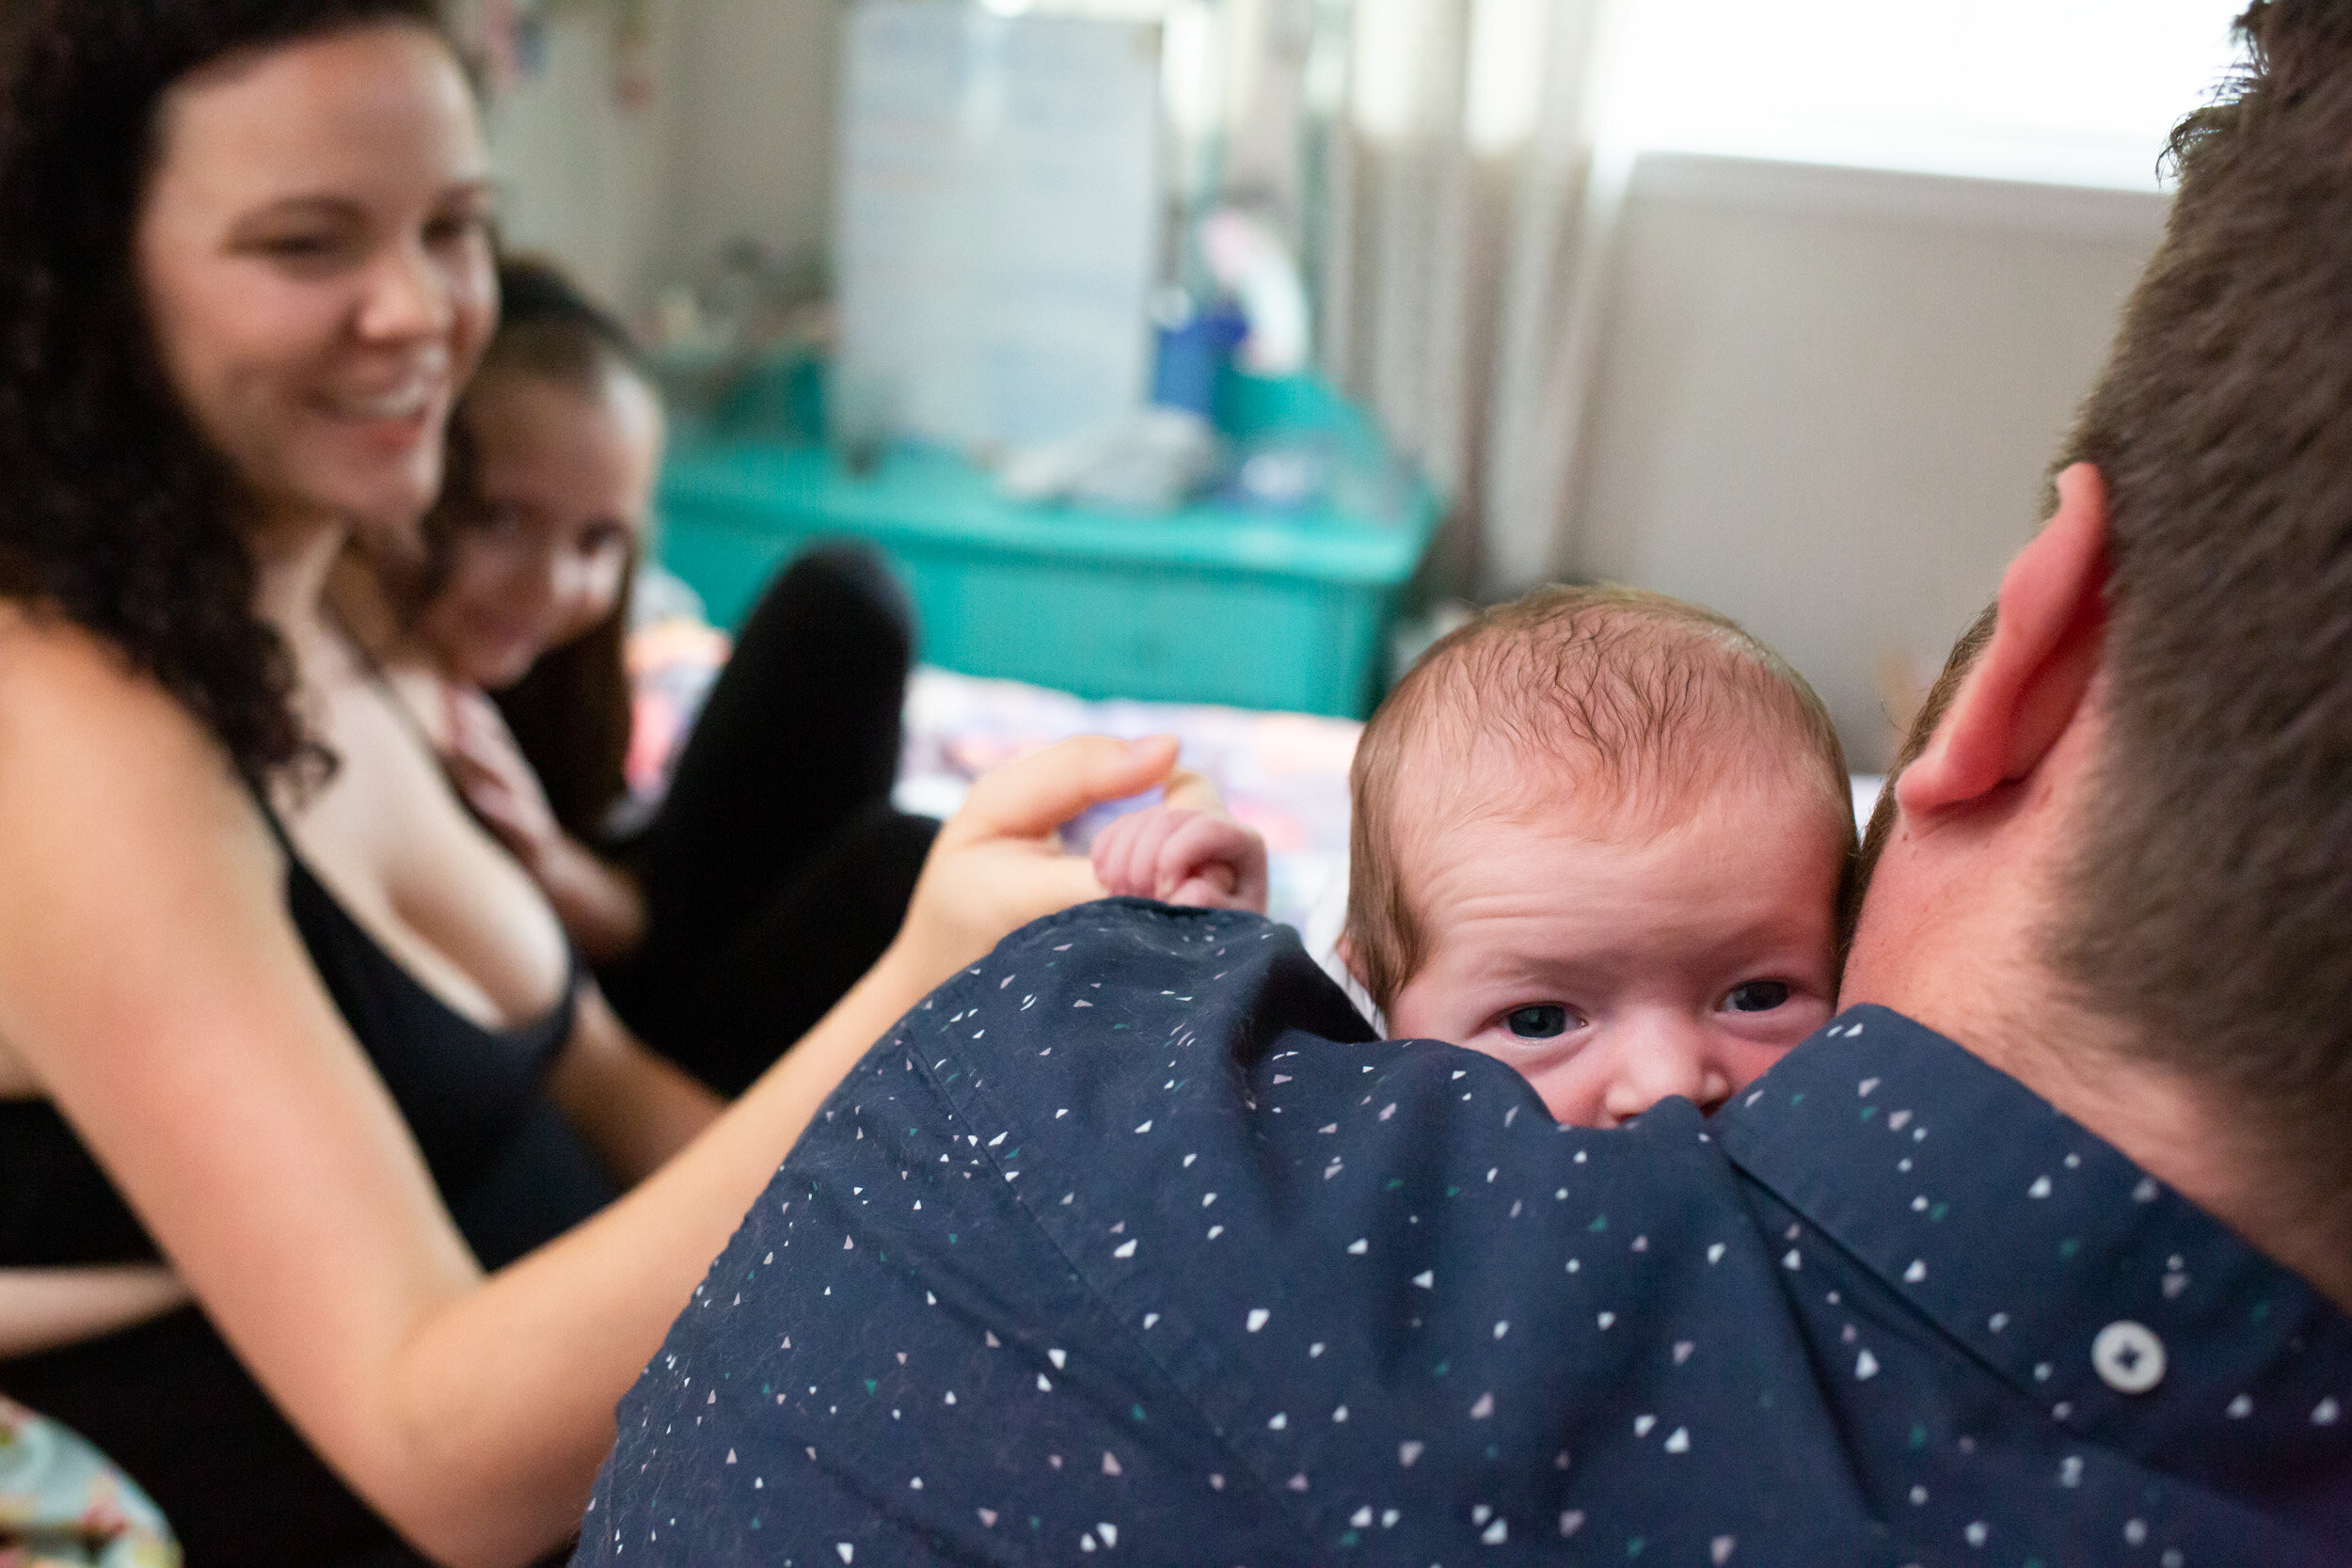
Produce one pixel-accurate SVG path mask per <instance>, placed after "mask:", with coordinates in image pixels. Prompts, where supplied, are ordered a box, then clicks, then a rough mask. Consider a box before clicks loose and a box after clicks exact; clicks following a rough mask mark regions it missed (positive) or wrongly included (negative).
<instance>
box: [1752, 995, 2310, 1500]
mask: <svg viewBox="0 0 2352 1568" xmlns="http://www.w3.org/2000/svg"><path fill="white" fill-rule="evenodd" d="M1710 1131H1711V1132H1713V1134H1714V1136H1715V1138H1716V1139H1717V1141H1718V1142H1719V1143H1720V1144H1721V1145H1722V1147H1723V1148H1724V1152H1725V1154H1726V1155H1727V1156H1728V1157H1729V1158H1730V1159H1731V1160H1732V1162H1733V1163H1734V1164H1737V1165H1738V1166H1739V1167H1740V1169H1741V1170H1743V1171H1744V1172H1746V1173H1747V1175H1748V1176H1750V1177H1751V1178H1752V1179H1753V1180H1756V1181H1757V1182H1759V1183H1761V1184H1762V1185H1763V1186H1765V1187H1766V1188H1767V1189H1769V1190H1770V1191H1771V1192H1772V1193H1773V1194H1774V1195H1775V1196H1778V1197H1779V1198H1780V1199H1781V1200H1782V1201H1783V1202H1785V1203H1787V1204H1788V1206H1789V1207H1790V1208H1791V1209H1793V1210H1795V1211H1796V1212H1798V1213H1799V1214H1801V1215H1803V1216H1804V1218H1805V1220H1806V1221H1808V1222H1809V1223H1810V1224H1811V1225H1812V1226H1813V1227H1815V1228H1817V1229H1818V1230H1820V1232H1821V1233H1822V1234H1824V1235H1825V1236H1826V1237H1828V1238H1829V1239H1830V1240H1831V1241H1833V1242H1835V1243H1836V1244H1837V1245H1839V1246H1840V1247H1842V1248H1843V1249H1844V1250H1845V1251H1846V1252H1847V1253H1849V1254H1851V1256H1852V1257H1853V1258H1854V1259H1856V1260H1858V1261H1859V1262H1860V1263H1861V1264H1862V1265H1863V1266H1864V1267H1865V1268H1867V1270H1869V1271H1870V1272H1871V1273H1873V1274H1875V1275H1877V1276H1878V1277H1879V1278H1880V1279H1881V1280H1882V1281H1883V1282H1884V1284H1885V1286H1886V1288H1887V1289H1888V1290H1890V1291H1894V1292H1896V1293H1897V1294H1898V1295H1899V1296H1901V1297H1903V1298H1906V1299H1907V1300H1908V1301H1909V1302H1910V1303H1911V1304H1912V1305H1913V1306H1914V1307H1915V1308H1916V1310H1918V1311H1919V1312H1921V1313H1922V1314H1924V1315H1925V1316H1926V1317H1928V1318H1929V1319H1931V1320H1932V1321H1933V1322H1934V1323H1936V1325H1937V1326H1938V1327H1940V1328H1941V1329H1942V1330H1943V1331H1944V1332H1945V1333H1946V1334H1947V1335H1948V1336H1950V1337H1951V1338H1953V1339H1955V1340H1957V1341H1959V1343H1960V1344H1961V1345H1962V1346H1963V1347H1964V1348H1965V1349H1966V1350H1967V1351H1968V1352H1969V1353H1970V1354H1973V1355H1974V1356H1975V1357H1976V1358H1977V1359H1978V1360H1979V1361H1980V1362H1982V1363H1983V1364H1985V1365H1986V1366H1988V1367H1990V1368H1991V1369H1993V1370H1994V1372H1995V1373H1996V1374H1997V1375H1998V1376H2000V1377H2001V1378H2002V1379H2004V1380H2005V1381H2007V1382H2008V1383H2009V1384H2010V1386H2013V1387H2014V1388H2015V1389H2016V1390H2017V1391H2018V1392H2019V1393H2020V1394H2021V1395H2023V1396H2025V1397H2026V1398H2027V1399H2028V1400H2030V1401H2032V1402H2036V1403H2039V1404H2040V1405H2042V1407H2043V1408H2044V1409H2046V1410H2047V1411H2048V1412H2049V1413H2050V1415H2051V1417H2052V1418H2054V1419H2055V1420H2057V1421H2058V1422H2059V1423H2061V1424H2063V1425H2065V1426H2067V1427H2069V1428H2071V1429H2072V1430H2074V1432H2076V1433H2079V1434H2080V1435H2081V1436H2082V1437H2083V1438H2084V1439H2086V1440H2090V1441H2094V1442H2097V1443H2100V1444H2101V1445H2103V1446H2106V1447H2109V1448H2113V1449H2119V1450H2122V1451H2127V1452H2134V1453H2138V1454H2142V1455H2150V1456H2154V1455H2163V1456H2166V1457H2167V1458H2168V1459H2169V1458H2172V1457H2175V1456H2179V1455H2182V1454H2186V1453H2199V1454H2204V1455H2206V1457H2208V1458H2210V1459H2212V1460H2213V1462H2214V1463H2216V1464H2217V1465H2220V1466H2221V1468H2223V1469H2226V1470H2227V1471H2229V1472H2231V1473H2235V1474H2241V1475H2242V1474H2249V1473H2255V1472H2259V1471H2260V1470H2261V1469H2262V1468H2263V1467H2264V1466H2265V1465H2283V1466H2284V1467H2286V1468H2287V1469H2289V1470H2293V1471H2296V1472H2300V1473H2302V1474H2305V1475H2312V1474H2332V1475H2334V1476H2336V1477H2339V1478H2341V1477H2343V1476H2344V1475H2346V1474H2352V1323H2347V1322H2346V1320H2345V1318H2344V1315H2343V1314H2342V1313H2341V1312H2339V1311H2337V1310H2336V1308H2335V1307H2333V1306H2332V1305H2331V1304H2329V1303H2328V1301H2327V1300H2326V1299H2325V1298H2323V1297H2322V1296H2320V1295H2319V1293H2318V1292H2317V1291H2314V1290H2312V1287H2311V1286H2309V1285H2308V1284H2306V1283H2305V1282H2304V1281H2303V1280H2302V1279H2301V1278H2300V1277H2299V1276H2297V1275H2295V1274H2293V1273H2292V1272H2290V1271H2288V1270H2286V1269H2284V1268H2281V1267H2280V1266H2279V1265H2278V1264H2276V1263H2273V1262H2271V1261H2270V1260H2269V1259H2267V1258H2265V1257H2264V1256H2263V1255H2262V1254H2260V1253H2258V1252H2256V1251H2255V1250H2254V1249H2253V1248H2252V1247H2250V1246H2249V1245H2248V1244H2247V1243H2245V1242H2243V1241H2241V1240H2240V1239H2239V1238H2238V1237H2237V1236H2235V1235H2234V1234H2233V1233H2232V1232H2231V1231H2230V1230H2229V1229H2228V1228H2227V1227H2224V1226H2223V1225H2222V1224H2220V1223H2219V1222H2218V1221H2217V1220H2216V1219H2214V1218H2213V1217H2212V1216H2211V1215H2209V1214H2207V1213H2206V1212H2203V1211H2202V1210H2201V1209H2199V1208H2198V1207H2196V1206H2195V1205H2194V1204H2192V1203H2190V1202H2189V1201H2187V1200H2186V1199H2185V1198H2183V1197H2181V1196H2179V1195H2178V1194H2176V1193H2173V1192H2172V1191H2170V1190H2169V1188H2167V1187H2165V1186H2164V1185H2163V1184H2162V1183H2160V1182H2158V1181H2156V1180H2154V1179H2153V1178H2152V1177H2150V1176H2148V1175H2147V1174H2146V1173H2145V1172H2144V1171H2142V1170H2141V1169H2140V1168H2139V1167H2138V1166H2137V1165H2136V1164H2133V1163H2132V1162H2131V1161H2130V1160H2128V1159H2126V1158H2125V1157H2124V1156H2123V1154H2122V1152H2121V1151H2119V1150H2117V1149H2116V1148H2113V1147H2112V1146H2110V1145H2109V1144H2107V1143H2106V1142H2105V1141H2104V1140H2102V1139H2100V1138H2099V1137H2097V1136H2096V1135H2095V1134H2093V1133H2092V1132H2090V1131H2089V1130H2088V1129H2086V1128H2084V1127H2082V1126H2081V1125H2080V1124H2078V1123H2076V1122H2074V1121H2073V1120H2071V1119H2069V1118H2068V1117H2065V1116H2063V1115H2061V1114H2059V1112H2058V1110H2057V1108H2056V1107H2054V1106H2052V1105H2051V1104H2050V1103H2049V1102H2048V1101H2045V1100H2043V1099H2042V1098H2041V1097H2040V1096H2039V1095H2036V1094H2034V1093H2033V1092H2032V1091H2031V1090H2030V1089H2027V1088H2026V1086H2025V1085H2023V1084H2020V1083H2019V1082H2017V1081H2016V1080H2015V1079H2013V1078H2010V1077H2009V1076H2008V1075H2007V1074H2005V1073H2003V1072H2000V1071H1998V1070H1997V1069H1994V1068H1993V1067H1991V1066H1989V1065H1987V1064H1986V1063H1985V1062H1983V1061H1981V1060H1979V1058H1977V1057H1976V1056H1974V1055H1971V1054H1970V1053H1968V1052H1967V1051H1966V1050H1964V1049H1963V1048H1962V1047H1961V1046H1959V1045H1957V1044H1955V1043H1954V1042H1953V1041H1951V1040H1949V1039H1947V1038H1946V1037H1943V1036H1941V1035H1938V1034H1936V1033H1935V1032H1934V1031H1932V1030H1930V1029H1927V1028H1925V1027H1922V1026H1921V1025H1919V1024H1917V1023H1915V1022H1912V1021H1910V1020H1909V1019H1906V1018H1904V1017H1902V1016H1901V1015H1900V1014H1899V1013H1894V1012H1890V1011H1888V1010H1887V1009H1885V1008H1883V1007H1875V1006H1864V1007H1855V1008H1852V1009H1850V1010H1849V1011H1847V1012H1844V1013H1842V1014H1840V1015H1839V1016H1838V1017H1837V1018H1836V1020H1834V1021H1833V1022H1831V1023H1830V1024H1829V1025H1828V1026H1827V1027H1826V1028H1824V1029H1823V1030H1821V1031H1820V1033H1819V1034H1817V1035H1815V1036H1814V1037H1813V1038H1812V1039H1810V1040H1808V1041H1807V1042H1806V1043H1805V1044H1804V1045H1803V1046H1801V1047H1799V1048H1798V1049H1797V1050H1795V1051H1793V1052H1791V1053H1789V1054H1788V1056H1786V1057H1785V1058H1783V1059H1782V1061H1781V1062H1780V1064H1779V1065H1778V1066H1776V1067H1775V1068H1774V1069H1773V1070H1772V1072H1770V1073H1769V1074H1767V1075H1766V1076H1765V1077H1764V1078H1762V1079H1760V1080H1758V1081H1757V1083H1756V1085H1754V1086H1753V1087H1752V1088H1751V1089H1750V1090H1749V1092H1747V1093H1746V1094H1744V1095H1741V1096H1740V1097H1738V1098H1737V1099H1735V1100H1734V1101H1732V1102H1731V1103H1730V1104H1729V1105H1728V1106H1726V1107H1725V1108H1724V1111H1723V1112H1722V1113H1720V1114H1719V1115H1718V1116H1717V1117H1715V1121H1714V1125H1713V1127H1712V1128H1711V1129H1710ZM2116 1324H2135V1325H2137V1326H2138V1328H2139V1329H2141V1330H2144V1331H2145V1332H2146V1334H2147V1336H2148V1337H2149V1338H2153V1341H2154V1343H2155V1345H2156V1347H2157V1348H2158V1351H2159V1352H2160V1354H2161V1356H2162V1366H2163V1371H2162V1375H2161V1376H2160V1377H2159V1378H2158V1379H2157V1380H2156V1381H2155V1382H2154V1384H2153V1386H2150V1387H2147V1388H2145V1389H2144V1390H2142V1391H2139V1392H2131V1391H2128V1390H2129V1386H2130V1385H2131V1384H2132V1383H2134V1382H2136V1381H2138V1377H2139V1376H2144V1375H2145V1370H2146V1359H2145V1358H2146V1355H2147V1354H2148V1352H2147V1340H2146V1339H2142V1338H2139V1336H2138V1334H2137V1333H2136V1332H2134V1331H2132V1330H2129V1329H2117V1330H2113V1332H2108V1331H2109V1330H2110V1329H2111V1328H2112V1325H2116ZM2103 1333H2105V1334H2106V1339H2105V1341H2104V1343H2103V1341H2102V1335H2103ZM2136 1370H2137V1374H2138V1376H2135V1375H2134V1374H2135V1371H2136ZM2119 1385H2120V1386H2119ZM2217 1442H2218V1445H2219V1446H2220V1447H2222V1448H2226V1449H2233V1450H2234V1451H2233V1452H2231V1453H2229V1454H2226V1455H2223V1454H2214V1453H2212V1452H2211V1451H2210V1450H2211V1449H2213V1448H2214V1447H2215V1446H2216V1444H2217Z"/></svg>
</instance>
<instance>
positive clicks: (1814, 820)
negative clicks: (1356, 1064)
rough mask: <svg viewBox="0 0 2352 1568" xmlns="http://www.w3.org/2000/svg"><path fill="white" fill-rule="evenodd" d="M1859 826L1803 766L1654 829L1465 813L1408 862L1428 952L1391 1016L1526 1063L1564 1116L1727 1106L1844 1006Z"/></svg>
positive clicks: (1728, 787)
mask: <svg viewBox="0 0 2352 1568" xmlns="http://www.w3.org/2000/svg"><path fill="white" fill-rule="evenodd" d="M1848 842H1849V838H1848V835H1847V832H1846V831H1845V828H1844V824H1843V823H1841V822H1838V821H1836V820H1835V819H1834V818H1833V816H1832V812H1831V810H1830V809H1829V808H1827V807H1826V806H1824V804H1823V803H1822V802H1821V800H1820V793H1819V791H1818V790H1808V789H1806V788H1805V787H1804V786H1803V785H1802V784H1798V783H1797V782H1795V781H1793V780H1789V781H1774V780H1771V779H1754V780H1745V781H1741V782H1739V783H1735V784H1725V785H1723V786H1721V787H1719V788H1716V789H1714V790H1711V791H1709V792H1708V794H1707V795H1706V796H1705V798H1704V799H1703V800H1701V801H1700V802H1699V803H1698V804H1697V806H1696V808H1695V809H1694V811H1693V812H1692V813H1691V814H1690V815H1688V816H1684V817H1682V818H1681V819H1678V820H1677V821H1675V822H1673V823H1671V824H1670V825H1668V826H1667V827H1665V828H1663V829H1661V830H1654V831H1653V830H1648V829H1640V830H1630V831H1629V830H1612V829H1609V828H1608V827H1606V826H1605V825H1597V824H1596V823H1595V822H1594V821H1593V820H1592V818H1591V817H1590V816H1589V814H1587V813H1584V812H1581V811H1580V810H1578V809H1577V808H1576V807H1575V806H1574V805H1572V804H1569V803H1566V802H1563V803H1561V804H1559V805H1557V806H1554V807H1550V808H1546V809H1543V810H1541V811H1539V812H1538V813H1537V814H1536V815H1535V816H1534V818H1533V819H1530V820H1515V819H1513V818H1511V817H1508V816H1497V815H1493V814H1486V815H1482V816H1475V817H1473V818H1471V819H1470V820H1467V821H1461V822H1457V823H1454V824H1453V825H1451V826H1448V827H1446V828H1443V829H1441V830H1439V831H1438V832H1436V833H1435V834H1434V835H1432V836H1431V837H1430V838H1428V839H1425V840H1423V841H1422V843H1421V844H1420V845H1418V846H1417V847H1416V850H1415V853H1414V854H1413V857H1412V860H1413V863H1412V864H1411V865H1410V866H1409V867H1408V868H1407V869H1408V871H1409V872H1410V878H1409V881H1410V883H1411V884H1417V885H1411V886H1410V892H1409V896H1410V897H1411V899H1412V901H1413V907H1414V909H1415V911H1417V912H1418V914H1419V916H1420V919H1421V921H1422V930H1423V932H1424V933H1425V936H1426V939H1427V946H1426V951H1427V954H1428V957H1427V959H1426V961H1425V962H1423V963H1422V966H1421V968H1420V970H1419V971H1418V972H1417V973H1416V974H1414V975H1413V976H1412V978H1411V979H1409V980H1408V981H1406V984H1405V986H1404V988H1403V989H1402V990H1400V991H1399V992H1398V993H1397V996H1396V998H1395V1002H1394V1005H1393V1006H1391V1008H1390V1009H1389V1027H1390V1031H1391V1033H1392V1034H1394V1035H1396V1036H1397V1037H1400V1038H1421V1039H1439V1040H1445V1041H1448V1042H1450V1043H1453V1044H1455V1045H1462V1046H1468V1047H1469V1048H1470V1049H1471V1050H1473V1051H1483V1052H1485V1053H1486V1054H1487V1055H1489V1056H1493V1057H1495V1058H1497V1059H1498V1060H1500V1061H1504V1062H1508V1063H1510V1064H1511V1066H1513V1067H1515V1068H1517V1069H1518V1070H1519V1072H1520V1073H1521V1074H1522V1075H1524V1076H1525V1077H1526V1079H1527V1080H1528V1082H1529V1083H1531V1084H1533V1085H1534V1087H1535V1092H1536V1093H1538V1094H1540V1095H1541V1096H1542V1097H1543V1101H1544V1105H1545V1107H1546V1108H1547V1109H1548V1110H1549V1111H1550V1112H1551V1114H1552V1116H1553V1117H1554V1118H1555V1119H1557V1120H1560V1121H1564V1122H1573V1123H1576V1124H1578V1125H1580V1126H1586V1127H1613V1126H1615V1125H1617V1124H1618V1123H1619V1122H1622V1121H1624V1120H1626V1119H1628V1118H1629V1117H1635V1116H1638V1115H1640V1114H1641V1113H1642V1112H1644V1111H1645V1110H1647V1109H1649V1107H1650V1106H1652V1105H1654V1104H1656V1103H1657V1102H1658V1101H1661V1100H1663V1099H1666V1098H1667V1097H1668V1096H1670V1095H1680V1096H1682V1097H1683V1098H1685V1099H1688V1100H1690V1101H1694V1102H1695V1103H1697V1104H1698V1105H1699V1107H1700V1108H1701V1109H1703V1110H1709V1111H1711V1110H1713V1109H1714V1107H1715V1106H1716V1105H1718V1104H1720V1103H1721V1102H1723V1101H1724V1100H1726V1099H1728V1098H1729V1097H1730V1096H1731V1095H1733V1094H1735V1093H1737V1092H1738V1091H1739V1090H1740V1089H1742V1088H1744V1087H1745V1086H1746V1085H1748V1084H1749V1083H1750V1082H1752V1081H1753V1080H1755V1079H1756V1078H1757V1077H1759V1076H1761V1075H1762V1074H1763V1072H1764V1071H1765V1069H1768V1068H1770V1067H1771V1066H1772V1064H1773V1063H1774V1062H1775V1061H1777V1060H1779V1059H1780V1056H1781V1053H1783V1052H1785V1051H1787V1050H1788V1048H1789V1047H1790V1046H1792V1045H1795V1044H1796V1043H1797V1042H1798V1041H1800V1040H1802V1039H1804V1037H1806V1036H1807V1035H1809V1034H1811V1033H1812V1032H1813V1031H1814V1030H1816V1029H1818V1028H1820V1026H1821V1025H1822V1024H1823V1023H1826V1022H1829V1018H1830V1014H1831V1012H1832V1010H1833V1007H1834V1005H1835V1002H1836V986H1837V976H1836V897H1837V882H1838V876H1839V871H1840V868H1841V863H1842V860H1843V857H1844V854H1845V851H1846V847H1847V844H1848Z"/></svg>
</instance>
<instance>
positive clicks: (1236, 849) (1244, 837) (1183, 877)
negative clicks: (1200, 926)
mask: <svg viewBox="0 0 2352 1568" xmlns="http://www.w3.org/2000/svg"><path fill="white" fill-rule="evenodd" d="M1158 871H1159V885H1160V886H1161V887H1162V888H1163V889H1165V890H1166V891H1165V892H1163V893H1162V895H1161V896H1162V897H1164V898H1166V899H1167V900H1168V902H1169V903H1171V904H1192V905H1195V906H1199V907H1202V908H1216V909H1246V910H1255V911H1258V912H1259V913H1261V914H1263V913H1264V912H1265V897H1266V859H1265V840H1264V839H1263V838H1261V837H1259V836H1258V835H1257V834H1256V833H1255V832H1251V831H1250V830H1249V829H1248V828H1245V827H1243V826H1242V825H1241V824H1240V823H1238V822H1235V821H1233V820H1232V818H1231V817H1226V816H1208V815H1206V814H1190V813H1187V814H1185V816H1184V819H1183V820H1182V821H1181V822H1179V823H1177V824H1175V826H1174V828H1173V830H1172V831H1171V832H1169V833H1168V836H1167V837H1166V839H1164V840H1163V841H1162V843H1161V844H1160V847H1159V864H1158Z"/></svg>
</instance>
